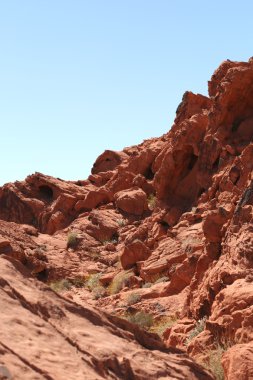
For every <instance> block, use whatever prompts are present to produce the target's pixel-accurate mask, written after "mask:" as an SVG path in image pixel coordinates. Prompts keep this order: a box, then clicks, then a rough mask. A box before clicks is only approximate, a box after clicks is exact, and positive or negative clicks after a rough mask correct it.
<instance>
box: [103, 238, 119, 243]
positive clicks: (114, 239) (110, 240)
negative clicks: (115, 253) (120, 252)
mask: <svg viewBox="0 0 253 380" xmlns="http://www.w3.org/2000/svg"><path fill="white" fill-rule="evenodd" d="M100 242H101V243H102V244H103V245H107V244H109V243H111V244H117V243H118V239H117V238H116V237H112V238H111V239H105V240H100Z"/></svg>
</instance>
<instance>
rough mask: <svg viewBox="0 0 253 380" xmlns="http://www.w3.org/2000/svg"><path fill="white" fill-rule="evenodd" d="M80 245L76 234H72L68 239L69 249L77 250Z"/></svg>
mask: <svg viewBox="0 0 253 380" xmlns="http://www.w3.org/2000/svg"><path fill="white" fill-rule="evenodd" d="M77 244H78V238H77V233H76V232H70V233H69V234H68V237H67V248H76V247H77Z"/></svg>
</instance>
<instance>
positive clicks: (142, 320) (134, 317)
mask: <svg viewBox="0 0 253 380" xmlns="http://www.w3.org/2000/svg"><path fill="white" fill-rule="evenodd" d="M125 318H126V319H127V320H128V321H129V322H131V323H134V324H136V325H138V326H140V327H142V328H143V329H146V330H147V329H149V328H150V327H151V326H152V325H153V316H152V315H151V314H148V313H145V312H144V311H138V312H137V313H136V314H127V315H126V316H125Z"/></svg>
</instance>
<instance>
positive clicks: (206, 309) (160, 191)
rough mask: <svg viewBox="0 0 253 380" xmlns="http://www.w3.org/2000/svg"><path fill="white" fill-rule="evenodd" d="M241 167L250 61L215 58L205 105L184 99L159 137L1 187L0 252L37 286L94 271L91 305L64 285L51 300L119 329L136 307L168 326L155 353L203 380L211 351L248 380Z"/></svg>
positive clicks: (85, 294) (248, 242) (246, 148)
mask: <svg viewBox="0 0 253 380" xmlns="http://www.w3.org/2000/svg"><path fill="white" fill-rule="evenodd" d="M252 168H253V61H252V59H250V60H249V62H231V61H225V62H223V63H222V64H221V66H220V67H219V68H218V69H217V70H216V72H215V73H214V75H213V76H212V78H211V80H210V82H209V97H204V96H202V95H199V94H197V95H195V94H193V93H191V92H186V93H185V95H184V96H183V100H182V103H181V104H180V105H179V107H178V109H177V115H176V119H175V122H174V124H173V126H172V128H171V130H170V131H169V132H168V133H167V134H165V135H163V136H162V137H161V138H155V139H150V140H146V141H144V142H143V143H142V144H140V145H137V146H134V147H130V148H125V149H124V150H123V152H112V151H105V152H104V153H103V154H102V155H101V156H100V157H98V159H97V160H96V162H95V164H94V166H93V168H92V174H91V175H90V176H89V178H88V179H87V180H86V181H77V182H70V181H69V182H67V181H63V180H61V179H55V178H51V177H48V176H45V175H42V174H40V173H35V174H34V175H31V176H29V177H27V179H26V180H25V181H23V182H15V183H14V184H6V185H4V186H3V187H2V188H1V189H0V219H1V220H2V221H1V224H0V232H1V240H0V253H1V254H2V255H3V257H5V260H6V258H8V260H10V259H11V260H18V261H19V262H21V263H22V265H23V266H25V267H26V270H28V271H29V273H30V274H31V276H33V277H37V279H38V280H40V281H42V282H45V283H50V282H53V281H56V280H61V279H69V280H70V281H72V285H73V284H75V280H76V279H80V278H81V279H83V278H86V279H87V278H92V276H94V274H97V278H99V282H98V284H96V289H95V291H94V289H92V288H91V287H88V288H89V289H90V290H93V298H94V296H95V298H97V299H93V298H92V297H91V293H90V292H89V291H88V290H87V289H86V288H80V287H78V286H75V285H73V286H72V287H71V289H66V290H65V291H63V292H62V295H64V296H65V297H69V298H71V299H72V301H74V302H76V303H78V304H80V305H83V306H85V305H87V303H88V304H90V305H93V306H94V305H95V306H97V307H98V308H101V309H103V310H106V311H107V312H108V313H111V314H112V313H113V314H114V316H111V317H110V318H112V319H111V321H113V323H118V324H120V325H121V327H122V326H123V325H124V323H126V322H124V321H125V318H126V316H128V317H129V315H136V314H137V313H138V312H140V311H142V312H145V313H147V314H149V315H152V316H153V318H154V321H155V322H154V325H159V323H160V324H161V320H162V318H163V319H167V321H168V320H169V319H170V320H171V323H170V325H168V326H167V328H165V329H164V331H163V333H162V339H163V342H164V344H165V345H166V346H167V347H169V348H171V347H173V348H178V349H181V350H184V351H187V353H188V354H189V355H190V356H192V357H193V358H194V359H196V360H197V361H199V362H200V363H202V364H203V363H204V365H207V367H208V368H209V369H211V370H213V372H214V371H215V370H216V371H217V369H219V371H222V367H221V366H220V367H219V365H220V364H219V363H218V364H217V365H216V364H215V365H214V366H215V367H216V368H212V365H211V364H212V360H213V356H215V355H216V357H217V356H218V355H220V356H222V365H223V369H224V372H225V378H226V379H229V380H234V379H237V380H244V379H250V378H251V377H252V378H253V365H252V356H253V344H252V338H253V330H252V326H253V323H252V311H253V297H252V290H253V260H252V249H253V234H252V229H253V227H252V216H253V211H252V210H253V175H252ZM70 232H72V234H74V236H75V244H74V245H73V246H72V248H71V247H70V246H69V245H68V244H67V235H68V234H69V233H70ZM8 265H10V264H8ZM120 276H121V277H120ZM124 276H125V280H124V281H122V283H120V280H119V279H120V278H124ZM116 282H117V284H118V285H119V286H118V288H117V289H116V290H117V291H115V283H116ZM37 286H38V285H37ZM43 286H44V285H43ZM113 286H114V288H113ZM101 288H102V289H101ZM43 289H46V288H43ZM112 289H114V290H112ZM98 290H99V293H98ZM45 291H46V290H45ZM96 292H97V293H96ZM42 293H43V292H42ZM41 296H42V295H41ZM132 299H135V302H134V303H131V302H133V301H131V302H130V300H132ZM52 302H55V301H52ZM119 318H122V319H119ZM116 321H117V322H116ZM122 324H123V325H122ZM124 326H125V325H124ZM165 327H166V326H165ZM126 328H128V329H129V328H131V324H128V327H126ZM150 330H152V328H151V329H150ZM149 348H150V347H149ZM154 360H156V359H154ZM157 360H158V361H159V360H160V359H157ZM161 360H163V359H161ZM168 360H169V359H168ZM173 360H174V359H173ZM173 360H172V361H173ZM117 365H118V364H117ZM179 365H180V364H179ZM182 366H184V364H183V362H182ZM214 366H213V367H214ZM172 367H173V366H172ZM187 368H188V367H187ZM192 368H193V367H192ZM186 370H187V369H186ZM169 371H171V368H170V369H168V372H166V371H165V372H164V373H163V375H161V376H160V375H159V376H160V377H155V376H158V374H157V373H156V374H153V373H152V374H149V375H148V376H150V377H149V378H150V379H152V378H154V379H155V378H173V376H174V375H172V372H169ZM119 373H120V372H117V371H114V375H113V376H115V378H118V377H117V376H123V378H124V376H125V378H126V375H125V374H124V372H121V375H119ZM214 375H215V376H216V378H218V376H219V374H218V373H214ZM50 376H51V375H50ZM102 376H106V375H105V374H104V375H102ZM108 376H109V375H108ZM129 376H130V375H129ZM131 376H133V377H132V378H133V379H135V378H136V379H137V378H139V377H138V375H137V372H136V373H134V374H133V375H131ZM145 376H146V378H147V375H145ZM152 376H153V377H152ZM162 376H164V377H162ZM166 376H167V377H166ZM170 376H171V377H170ZM178 376H179V375H178ZM184 376H186V375H185V374H184ZM187 376H188V377H185V378H189V379H190V378H191V377H190V376H195V377H192V378H204V377H198V376H199V375H198V374H197V372H194V374H192V375H189V374H188V375H187ZM201 376H205V375H203V374H202V375H201ZM206 376H208V375H206ZM52 378H54V377H52ZM55 378H57V377H55ZM98 378H99V377H98ZM109 378H110V377H109ZM112 378H113V377H112ZM129 378H130V377H129ZM140 378H141V377H140ZM175 378H183V377H175Z"/></svg>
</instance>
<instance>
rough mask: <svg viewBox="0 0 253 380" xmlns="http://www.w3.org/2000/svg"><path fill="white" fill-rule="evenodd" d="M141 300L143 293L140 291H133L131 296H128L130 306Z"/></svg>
mask: <svg viewBox="0 0 253 380" xmlns="http://www.w3.org/2000/svg"><path fill="white" fill-rule="evenodd" d="M140 300H141V295H140V293H137V292H136V293H131V294H129V296H128V297H127V300H126V302H127V305H128V306H130V305H134V304H135V303H138V302H140Z"/></svg>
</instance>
